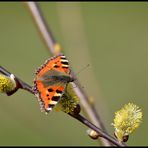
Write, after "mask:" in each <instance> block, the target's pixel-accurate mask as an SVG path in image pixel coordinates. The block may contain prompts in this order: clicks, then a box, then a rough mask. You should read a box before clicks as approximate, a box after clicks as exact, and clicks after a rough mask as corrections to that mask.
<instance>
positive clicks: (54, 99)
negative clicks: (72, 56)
mask: <svg viewBox="0 0 148 148" xmlns="http://www.w3.org/2000/svg"><path fill="white" fill-rule="evenodd" d="M72 81H74V79H73V77H72V76H71V75H70V68H69V64H68V60H67V59H66V57H65V56H64V55H63V54H59V55H57V56H54V57H52V58H51V59H49V60H47V61H46V62H45V64H43V65H42V66H41V67H40V68H39V69H38V70H37V71H36V77H35V79H34V88H33V90H34V92H35V95H36V96H37V97H38V98H39V101H40V105H41V109H43V110H44V111H45V112H49V111H51V110H52V108H53V107H54V106H55V105H56V104H57V103H58V101H59V100H60V98H61V96H62V95H63V93H64V91H65V88H66V86H67V84H68V83H69V82H72Z"/></svg>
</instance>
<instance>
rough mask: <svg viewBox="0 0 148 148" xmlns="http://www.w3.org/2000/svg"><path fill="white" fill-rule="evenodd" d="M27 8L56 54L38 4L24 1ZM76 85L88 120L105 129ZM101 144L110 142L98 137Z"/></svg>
mask: <svg viewBox="0 0 148 148" xmlns="http://www.w3.org/2000/svg"><path fill="white" fill-rule="evenodd" d="M26 4H27V6H28V9H29V11H30V13H31V15H32V18H33V20H34V22H35V24H36V27H37V29H38V31H39V33H40V35H41V37H42V39H43V40H44V43H45V45H46V47H47V48H48V50H49V51H50V52H51V53H52V54H56V50H55V45H57V42H56V40H55V38H54V37H53V35H52V32H51V30H50V29H49V26H48V25H47V22H46V21H45V19H44V17H43V14H42V12H41V10H40V8H39V5H38V4H37V3H36V2H26ZM72 76H73V77H74V78H76V76H75V74H74V72H73V71H72ZM72 85H73V86H75V84H74V83H72ZM76 85H77V87H74V91H75V93H76V94H77V96H78V97H79V98H81V99H80V101H81V104H82V106H83V109H84V110H85V113H86V114H87V115H88V117H89V118H90V120H91V121H92V122H93V123H94V124H95V125H96V126H98V127H100V128H101V129H103V131H107V130H106V128H105V126H104V124H103V122H102V121H101V118H100V116H99V114H98V113H97V112H96V109H95V108H94V107H92V105H90V102H89V98H88V96H87V94H86V92H85V91H84V90H83V89H82V87H81V84H80V83H79V82H78V81H77V84H76ZM100 140H101V142H102V144H103V145H104V146H110V145H111V144H110V143H109V142H108V141H106V140H104V139H102V138H100Z"/></svg>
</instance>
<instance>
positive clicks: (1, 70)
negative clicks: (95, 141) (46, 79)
mask: <svg viewBox="0 0 148 148" xmlns="http://www.w3.org/2000/svg"><path fill="white" fill-rule="evenodd" d="M0 73H2V74H4V75H6V76H8V77H10V75H11V74H12V73H10V72H9V71H8V70H6V69H5V68H4V67H2V66H0ZM15 81H16V83H20V85H17V86H16V87H17V88H16V90H18V89H19V88H21V89H24V90H27V91H28V92H29V93H32V94H33V95H35V94H34V91H33V90H32V87H31V86H30V85H28V84H27V83H25V82H24V81H22V80H21V79H20V78H18V77H16V76H15ZM15 92H16V91H15ZM15 92H13V93H12V94H14V93H15ZM12 94H11V95H12ZM69 115H70V116H72V117H73V118H75V119H77V120H78V121H80V122H81V123H83V124H84V125H85V126H87V127H89V128H91V129H93V130H94V131H96V132H97V133H98V134H99V136H100V137H103V138H105V139H107V140H108V141H110V142H111V143H113V144H114V145H116V146H120V147H122V146H125V145H124V144H123V143H119V142H118V141H117V140H116V139H115V138H113V137H111V136H110V135H108V134H107V133H105V132H104V131H102V130H101V129H100V128H98V127H97V126H95V125H94V124H92V123H91V122H89V121H88V120H87V119H86V118H85V117H83V116H82V115H80V114H77V115H74V114H70V113H69Z"/></svg>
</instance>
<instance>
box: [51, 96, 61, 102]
mask: <svg viewBox="0 0 148 148" xmlns="http://www.w3.org/2000/svg"><path fill="white" fill-rule="evenodd" d="M59 99H60V96H53V97H52V101H59Z"/></svg>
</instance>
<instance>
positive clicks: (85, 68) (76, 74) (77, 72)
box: [75, 64, 90, 76]
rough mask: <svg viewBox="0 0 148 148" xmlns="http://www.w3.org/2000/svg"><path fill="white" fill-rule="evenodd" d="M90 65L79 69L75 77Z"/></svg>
mask: <svg viewBox="0 0 148 148" xmlns="http://www.w3.org/2000/svg"><path fill="white" fill-rule="evenodd" d="M89 66H90V65H89V64H87V65H86V66H85V67H83V68H82V69H80V70H79V71H78V72H77V73H76V74H75V75H76V76H77V75H78V74H79V73H80V72H82V71H83V70H84V69H86V68H87V67H89Z"/></svg>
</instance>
